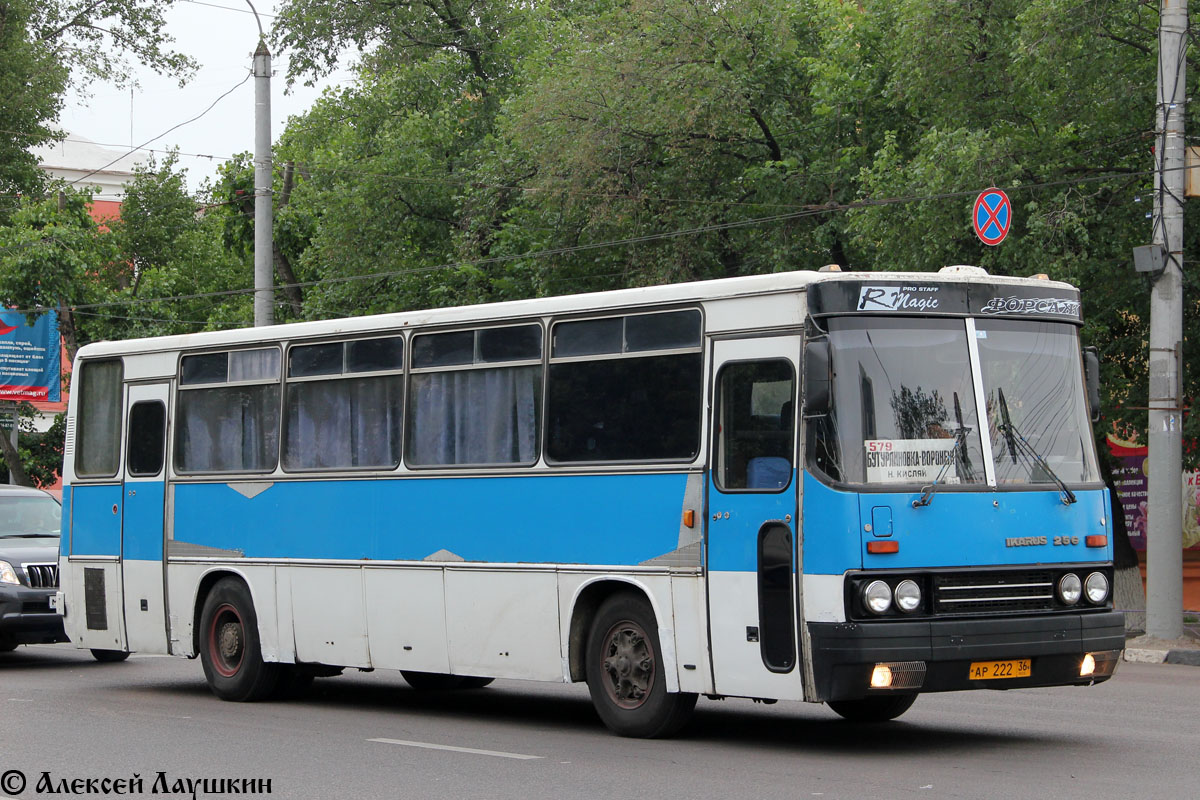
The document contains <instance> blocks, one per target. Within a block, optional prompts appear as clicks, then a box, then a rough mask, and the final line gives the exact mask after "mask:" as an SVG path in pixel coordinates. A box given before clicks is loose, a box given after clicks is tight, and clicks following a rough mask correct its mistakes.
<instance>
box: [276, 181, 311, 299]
mask: <svg viewBox="0 0 1200 800" xmlns="http://www.w3.org/2000/svg"><path fill="white" fill-rule="evenodd" d="M295 170H296V164H295V162H294V161H289V162H287V165H286V166H284V168H283V189H282V191H280V192H279V204H278V206H277V208H283V207H284V206H286V205H287V203H288V200H289V199H290V198H291V196H292V181H293V178H294V175H295ZM271 253H272V255H273V256H274V257H275V272H276V273H277V274H278V275H279V282H280V284H281V286H280V288H281V289H283V294H284V296H285V297H287V300H288V305H290V306H291V307H292V313H294V314H295V315H296V317H297V318H299V317H300V315H301V312H302V311H303V309H304V297H303V296H302V295H301V293H300V287H299V285H298V283H299V282H298V281H297V280H296V273H295V272H293V271H292V264H291V262H290V261H288V257H287V256H286V255H285V254H284V252H283V251H282V250H281V249H279V242H277V241H275V240H272V241H271Z"/></svg>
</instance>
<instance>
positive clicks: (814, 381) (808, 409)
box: [804, 340, 831, 417]
mask: <svg viewBox="0 0 1200 800" xmlns="http://www.w3.org/2000/svg"><path fill="white" fill-rule="evenodd" d="M830 375H831V371H830V359H829V342H828V341H811V340H810V341H809V342H808V344H807V345H805V348H804V416H806V417H818V416H821V415H822V414H828V413H829V384H830Z"/></svg>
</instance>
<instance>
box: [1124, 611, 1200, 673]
mask: <svg viewBox="0 0 1200 800" xmlns="http://www.w3.org/2000/svg"><path fill="white" fill-rule="evenodd" d="M1125 660H1126V661H1138V662H1141V663H1144V664H1188V665H1190V666H1193V667H1200V612H1195V611H1191V612H1185V613H1184V617H1183V636H1182V637H1180V638H1179V639H1155V638H1154V637H1152V636H1146V635H1144V634H1141V635H1138V636H1135V637H1133V638H1127V639H1126V640H1125Z"/></svg>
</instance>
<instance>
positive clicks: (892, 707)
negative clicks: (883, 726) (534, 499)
mask: <svg viewBox="0 0 1200 800" xmlns="http://www.w3.org/2000/svg"><path fill="white" fill-rule="evenodd" d="M916 699H917V696H916V695H915V694H889V695H880V696H878V697H867V698H864V699H862V700H830V701H828V703H827V704H828V706H829V707H830V708H832V709H833V710H834V711H836V712H837V713H838V714H840V715H841V716H843V717H845V718H846V719H848V720H850V721H851V722H887V721H888V720H889V719H895V718H896V717H898V716H900V715H901V714H903V713H904V712H905V711H908V709H910V708H912V704H913V703H914V702H916Z"/></svg>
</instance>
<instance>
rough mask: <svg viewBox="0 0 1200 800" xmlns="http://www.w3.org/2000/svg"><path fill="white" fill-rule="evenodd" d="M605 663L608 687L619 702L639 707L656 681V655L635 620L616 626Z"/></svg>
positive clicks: (610, 636)
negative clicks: (633, 622)
mask: <svg viewBox="0 0 1200 800" xmlns="http://www.w3.org/2000/svg"><path fill="white" fill-rule="evenodd" d="M603 666H604V673H605V675H606V677H607V681H606V682H605V688H606V689H607V690H608V694H609V696H610V697H611V698H612V699H613V701H614V702H616V704H617V705H619V706H621V707H622V708H637V707H638V706H640V705H641V704H642V703H644V702H645V701H646V698H647V697H648V696H649V694H650V687H651V685H652V684H653V682H654V657H653V652H652V650H651V648H650V642H649V640H648V638H647V636H646V632H645V631H643V630H642V629H641V628H640V627H638V626H637V625H634V624H632V623H625V624H622V625H617V626H615V627H613V629H612V630H611V631H610V632H609V635H608V638H607V646H606V647H605V654H604V659H603Z"/></svg>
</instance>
